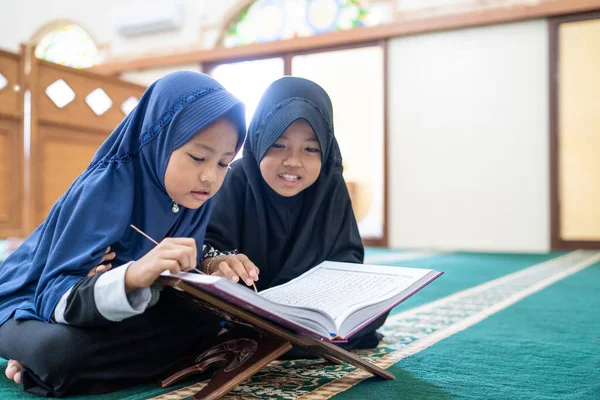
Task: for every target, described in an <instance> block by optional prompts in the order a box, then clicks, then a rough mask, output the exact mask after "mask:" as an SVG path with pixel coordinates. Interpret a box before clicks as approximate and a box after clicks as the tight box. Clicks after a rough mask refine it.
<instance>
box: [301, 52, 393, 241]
mask: <svg viewBox="0 0 600 400" xmlns="http://www.w3.org/2000/svg"><path fill="white" fill-rule="evenodd" d="M292 73H293V75H295V76H301V77H304V78H307V79H310V80H313V81H315V82H317V83H318V84H319V85H321V86H322V87H323V88H324V89H325V90H326V91H327V93H328V94H329V96H330V97H331V101H332V102H333V115H334V125H335V135H336V138H337V140H338V142H339V144H340V149H341V151H342V157H343V160H344V178H345V180H346V183H347V184H348V189H349V191H350V196H351V198H352V205H353V207H354V213H355V215H356V218H357V220H358V225H359V229H360V233H361V236H362V237H363V238H381V237H382V236H383V229H384V223H385V222H384V220H383V210H384V198H383V196H384V186H383V185H384V180H383V178H384V158H383V155H384V150H385V149H384V147H383V139H384V120H383V119H384V113H383V111H384V110H383V106H384V105H383V100H384V99H383V83H384V79H383V49H382V48H381V47H380V46H371V47H362V48H358V49H350V50H340V51H331V52H324V53H316V54H309V55H302V56H295V57H294V58H293V59H292Z"/></svg>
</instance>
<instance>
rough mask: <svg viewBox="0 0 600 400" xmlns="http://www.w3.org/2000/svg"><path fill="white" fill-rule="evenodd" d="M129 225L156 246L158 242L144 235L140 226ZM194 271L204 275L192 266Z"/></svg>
mask: <svg viewBox="0 0 600 400" xmlns="http://www.w3.org/2000/svg"><path fill="white" fill-rule="evenodd" d="M129 226H131V227H132V228H133V229H135V230H136V231H138V232H139V233H141V234H142V235H144V236H145V237H146V238H147V239H148V240H150V241H151V242H152V243H154V244H155V245H157V246H158V242H157V241H156V240H154V239H152V238H151V237H150V236H148V235H146V233H145V232H144V231H142V230H141V229H140V228H138V227H137V226H135V225H133V224H130V225H129ZM194 271H196V272H198V273H200V274H202V275H206V274H205V273H204V272H202V271H201V270H199V269H198V268H194Z"/></svg>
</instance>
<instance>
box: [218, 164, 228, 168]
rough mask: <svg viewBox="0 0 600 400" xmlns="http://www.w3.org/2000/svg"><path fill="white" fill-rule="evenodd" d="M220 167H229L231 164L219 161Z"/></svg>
mask: <svg viewBox="0 0 600 400" xmlns="http://www.w3.org/2000/svg"><path fill="white" fill-rule="evenodd" d="M219 167H221V168H228V167H229V164H227V163H219Z"/></svg>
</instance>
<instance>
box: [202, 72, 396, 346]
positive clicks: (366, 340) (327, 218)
mask: <svg viewBox="0 0 600 400" xmlns="http://www.w3.org/2000/svg"><path fill="white" fill-rule="evenodd" d="M243 151H244V156H243V158H242V159H240V160H238V161H235V162H234V163H232V165H231V171H230V172H229V174H228V175H227V177H226V179H225V182H224V183H223V188H222V190H221V191H220V192H219V194H218V195H217V198H216V199H215V200H216V203H215V209H214V212H213V214H212V217H211V220H210V224H209V226H208V229H207V232H206V241H205V243H206V244H207V246H210V247H211V250H210V252H209V254H208V257H206V258H205V260H204V261H203V264H204V265H205V267H206V268H207V269H208V271H209V272H210V273H215V274H218V275H224V276H227V277H229V278H232V279H235V276H236V274H237V275H239V276H240V277H241V278H243V279H245V278H246V275H244V269H245V270H247V271H250V270H251V269H252V268H254V265H256V267H258V268H259V269H260V279H258V280H257V281H256V286H257V287H258V288H259V289H267V288H270V287H272V286H275V285H281V284H283V283H286V282H288V281H289V280H291V279H294V278H296V277H297V276H299V275H301V274H303V273H304V272H306V271H308V270H309V269H310V268H312V267H314V266H316V265H318V264H320V263H321V262H323V261H325V260H330V261H343V262H351V263H362V262H363V257H364V248H363V244H362V241H361V238H360V234H359V232H358V226H357V223H356V218H355V217H354V212H353V210H352V203H351V201H350V196H349V194H348V189H347V186H346V183H345V181H344V178H343V175H342V155H341V153H340V149H339V146H338V143H337V140H336V139H335V135H334V129H333V107H332V104H331V100H330V99H329V96H328V95H327V92H325V90H324V89H323V88H322V87H320V86H319V85H317V84H316V83H314V82H312V81H310V80H307V79H303V78H299V77H290V76H288V77H284V78H281V79H279V80H277V81H275V82H273V83H272V84H271V85H270V86H269V88H268V89H267V90H266V91H265V93H264V94H263V96H262V98H261V100H260V102H259V104H258V107H257V108H256V112H255V114H254V117H253V118H252V121H251V123H250V128H249V130H248V139H247V141H246V144H245V145H244V150H243ZM231 251H234V252H239V253H242V254H237V255H235V256H231V255H229V256H227V255H219V254H220V253H223V252H231ZM215 255H216V257H213V256H215ZM213 271H215V272H213ZM248 275H250V274H248ZM249 277H250V278H252V276H249ZM386 316H387V315H384V316H382V317H381V318H380V319H378V320H376V321H374V322H373V324H372V325H371V326H369V327H367V329H365V330H363V331H362V332H360V333H359V334H356V335H355V336H353V338H352V339H351V340H350V343H349V344H348V345H347V346H346V347H347V348H369V347H375V346H376V345H377V344H378V343H379V339H380V338H381V335H379V334H378V333H377V332H376V331H375V329H376V328H378V327H379V326H381V325H382V324H383V322H384V321H385V318H386Z"/></svg>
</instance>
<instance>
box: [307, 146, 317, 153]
mask: <svg viewBox="0 0 600 400" xmlns="http://www.w3.org/2000/svg"><path fill="white" fill-rule="evenodd" d="M306 151H308V152H309V153H319V152H320V151H321V150H319V149H316V148H314V147H307V148H306Z"/></svg>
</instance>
